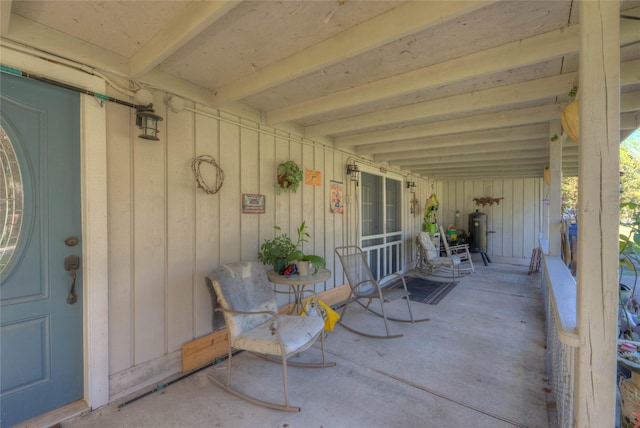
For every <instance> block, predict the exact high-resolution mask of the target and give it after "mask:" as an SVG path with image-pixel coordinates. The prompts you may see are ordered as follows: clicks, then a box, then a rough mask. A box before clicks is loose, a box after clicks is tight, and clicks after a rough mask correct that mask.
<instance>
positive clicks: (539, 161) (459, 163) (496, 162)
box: [404, 156, 578, 172]
mask: <svg viewBox="0 0 640 428" xmlns="http://www.w3.org/2000/svg"><path fill="white" fill-rule="evenodd" d="M562 160H563V166H576V165H577V164H578V161H577V160H576V159H571V158H566V159H565V157H564V156H563V158H562ZM548 164H549V159H548V158H544V157H540V158H531V159H515V158H514V159H512V160H510V161H509V162H506V163H505V161H504V159H490V160H477V159H456V160H454V161H448V162H440V163H433V164H432V163H423V164H419V165H412V166H408V167H405V168H404V169H406V170H409V171H412V172H416V171H426V170H432V171H439V170H447V169H451V168H454V169H463V170H464V169H469V170H470V169H473V170H486V171H487V172H491V171H501V170H508V169H519V168H532V167H535V168H541V169H544V168H545V167H546V166H548Z"/></svg>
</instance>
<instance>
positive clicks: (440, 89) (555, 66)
mask: <svg viewBox="0 0 640 428" xmlns="http://www.w3.org/2000/svg"><path fill="white" fill-rule="evenodd" d="M577 7H579V2H577V1H574V0H555V1H483V2H476V1H471V2H463V1H357V0H338V1H284V2H281V1H248V0H245V1H226V0H225V1H215V2H212V1H204V2H201V1H127V2H109V1H106V2H105V1H83V2H77V1H55V2H51V1H22V0H20V1H15V0H14V1H6V0H5V1H2V2H0V12H1V15H2V22H1V23H0V24H2V25H1V27H0V28H1V31H2V40H3V43H4V44H5V45H7V46H16V45H18V44H20V45H26V46H29V47H33V48H37V49H39V50H43V51H45V52H50V53H54V54H56V55H59V56H62V57H65V58H68V59H71V60H74V61H78V62H80V63H83V64H87V65H89V66H91V67H95V69H97V70H100V71H101V72H103V73H107V74H110V75H113V76H115V77H116V78H121V77H125V78H128V79H131V80H135V81H138V82H141V83H144V84H146V85H149V86H150V87H161V88H164V89H170V90H171V91H175V94H176V95H178V96H181V97H184V98H187V99H190V100H194V101H197V102H200V103H203V104H205V105H208V106H211V107H214V108H220V109H223V110H224V109H228V108H231V106H233V107H234V108H236V107H238V106H239V105H240V106H242V108H251V109H254V110H255V111H256V112H259V113H260V114H261V115H262V117H263V118H264V119H265V120H266V121H267V123H268V124H269V125H270V126H274V127H280V126H285V125H286V127H287V128H289V129H290V128H291V127H293V129H295V130H297V132H298V133H299V134H300V135H303V136H304V137H307V138H311V139H315V140H319V141H322V142H324V143H327V144H329V145H334V146H335V147H337V148H340V149H343V150H345V151H349V152H353V153H356V154H358V155H360V156H362V157H365V158H369V159H373V160H375V161H380V162H385V163H388V164H389V165H391V166H396V167H399V168H402V169H404V170H407V171H410V172H412V173H415V174H421V175H424V176H428V177H431V178H435V179H456V178H470V179H471V178H493V177H541V176H542V174H543V169H544V167H545V166H546V165H548V153H549V145H548V144H549V143H548V141H549V139H550V122H552V121H555V120H559V118H560V113H561V111H562V109H563V107H564V106H565V105H566V104H567V103H568V101H570V98H569V96H568V93H569V92H570V91H571V89H572V87H573V86H574V85H579V82H578V73H577V64H578V60H577V52H578V49H579V25H580V23H579V22H577V17H578V13H577ZM621 14H622V15H625V16H626V18H621V20H620V40H621V52H620V53H621V55H620V58H621V82H622V83H621V92H622V99H621V102H622V115H621V130H622V132H621V134H622V135H621V139H623V138H625V137H626V136H627V135H628V134H629V133H631V132H632V131H633V130H635V129H636V128H637V127H638V125H639V121H640V21H638V20H636V19H633V18H634V17H640V1H630V0H625V1H622V2H621ZM561 140H563V138H561V139H560V141H558V142H555V143H551V144H563V165H564V166H563V169H564V174H565V175H577V146H576V143H575V142H573V141H570V140H567V141H564V142H562V141H561Z"/></svg>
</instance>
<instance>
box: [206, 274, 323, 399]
mask: <svg viewBox="0 0 640 428" xmlns="http://www.w3.org/2000/svg"><path fill="white" fill-rule="evenodd" d="M207 281H208V283H209V285H210V287H211V288H212V289H213V290H212V291H213V293H215V300H214V302H213V304H214V307H215V308H216V309H215V310H216V311H220V312H222V313H223V314H224V321H225V324H226V326H227V330H228V334H229V340H228V344H229V355H228V360H227V379H226V383H224V382H222V381H220V380H218V379H216V377H215V375H214V374H209V379H211V381H213V382H214V383H215V384H217V385H218V386H220V387H221V388H223V389H225V390H227V391H228V392H230V393H232V394H233V395H235V396H237V397H240V398H242V399H244V400H247V401H249V402H250V403H253V404H257V405H260V406H264V407H268V408H271V409H275V410H283V411H288V412H299V411H300V407H294V406H291V405H290V404H289V393H288V390H287V366H296V367H313V368H318V367H332V366H335V363H328V362H326V359H325V351H324V334H323V331H324V320H323V319H322V318H321V317H320V316H304V317H303V316H299V315H279V314H278V306H277V304H276V299H275V294H274V291H273V288H272V285H271V283H270V282H269V280H268V279H267V275H266V274H265V272H264V266H263V265H262V264H260V263H254V262H247V263H230V264H226V265H223V266H220V267H219V268H217V269H216V270H214V271H213V272H212V273H210V274H209V276H208V277H207ZM213 293H212V298H214V294H213ZM216 306H219V307H216ZM318 338H320V343H321V350H322V362H321V363H301V362H292V361H288V358H289V357H290V356H293V355H296V354H298V353H300V352H302V351H304V350H306V349H308V348H309V347H311V346H312V345H313V344H314V343H315V342H316V340H317V339H318ZM233 349H236V350H245V351H249V352H251V353H252V354H254V355H256V356H259V357H261V358H264V359H267V360H269V361H273V362H277V363H281V364H282V381H283V389H284V404H277V403H272V402H267V401H262V400H259V399H257V398H254V397H251V396H249V395H247V394H245V393H242V392H240V391H238V390H235V389H233V388H231V386H230V381H231V358H232V350H233ZM256 381H259V379H256ZM300 387H308V386H302V385H301V386H300Z"/></svg>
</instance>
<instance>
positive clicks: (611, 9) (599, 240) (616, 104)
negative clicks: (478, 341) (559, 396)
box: [574, 0, 620, 428]
mask: <svg viewBox="0 0 640 428" xmlns="http://www.w3.org/2000/svg"><path fill="white" fill-rule="evenodd" d="M577 5H578V8H579V17H580V20H579V21H580V64H579V75H580V87H579V91H578V98H579V108H580V135H579V142H578V146H579V155H578V156H579V187H578V238H579V239H578V275H577V280H578V284H577V288H578V297H577V298H578V302H577V316H578V335H579V338H580V346H579V348H578V362H577V374H576V388H575V403H574V412H575V425H574V426H576V427H585V428H586V427H612V426H615V421H614V420H615V397H616V390H615V389H616V335H617V331H616V325H617V313H618V311H617V305H618V291H617V290H618V271H617V268H618V222H619V200H618V199H619V191H618V180H619V172H618V171H619V168H620V165H619V164H620V160H619V157H620V155H619V150H620V147H619V143H620V130H619V128H620V18H619V13H620V10H619V5H620V3H619V2H613V1H607V0H594V1H581V2H578V3H577Z"/></svg>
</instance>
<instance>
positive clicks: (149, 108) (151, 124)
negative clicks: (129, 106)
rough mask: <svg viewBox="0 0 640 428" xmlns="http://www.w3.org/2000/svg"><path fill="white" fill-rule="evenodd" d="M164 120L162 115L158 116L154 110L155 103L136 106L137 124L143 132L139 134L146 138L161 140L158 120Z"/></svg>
mask: <svg viewBox="0 0 640 428" xmlns="http://www.w3.org/2000/svg"><path fill="white" fill-rule="evenodd" d="M161 120H162V116H158V115H157V114H155V112H154V111H153V104H149V105H146V106H137V107H136V125H138V127H139V128H140V129H141V130H142V134H140V135H138V137H140V138H144V139H145V140H153V141H159V140H160V139H159V138H158V132H159V131H158V122H160V121H161Z"/></svg>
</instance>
